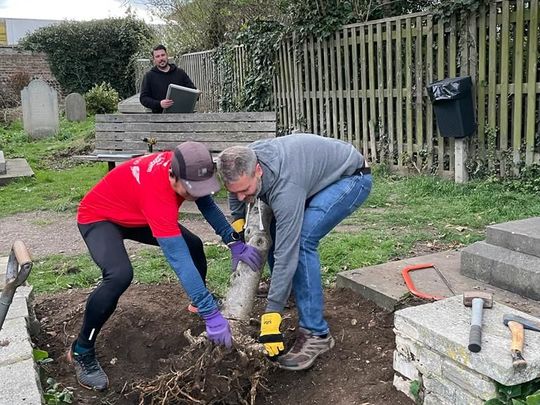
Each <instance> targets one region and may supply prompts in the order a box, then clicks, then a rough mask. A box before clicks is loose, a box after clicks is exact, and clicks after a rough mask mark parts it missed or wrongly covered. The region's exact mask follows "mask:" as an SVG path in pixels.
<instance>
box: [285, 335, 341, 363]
mask: <svg viewBox="0 0 540 405" xmlns="http://www.w3.org/2000/svg"><path fill="white" fill-rule="evenodd" d="M335 344H336V342H335V341H334V338H333V337H332V336H331V335H330V333H328V334H327V335H326V337H324V338H323V337H320V336H315V335H313V334H312V333H311V332H310V331H308V330H307V329H304V328H298V336H297V337H296V341H295V342H294V345H293V347H292V348H291V350H289V351H288V352H287V353H286V354H284V355H283V356H280V357H278V358H277V361H278V364H279V367H281V368H283V369H285V370H292V371H297V370H307V369H308V368H310V367H311V366H312V365H313V363H314V362H315V359H316V358H317V357H319V356H320V355H321V354H323V353H326V352H327V351H328V350H330V349H331V348H333V347H334V345H335Z"/></svg>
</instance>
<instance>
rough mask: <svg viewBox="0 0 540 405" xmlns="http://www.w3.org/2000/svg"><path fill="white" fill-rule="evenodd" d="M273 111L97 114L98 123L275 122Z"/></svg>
mask: <svg viewBox="0 0 540 405" xmlns="http://www.w3.org/2000/svg"><path fill="white" fill-rule="evenodd" d="M275 120H276V115H275V113H274V112H230V113H191V114H97V115H96V124H98V123H121V122H150V123H153V122H156V123H159V122H169V123H178V122H223V121H227V122H275Z"/></svg>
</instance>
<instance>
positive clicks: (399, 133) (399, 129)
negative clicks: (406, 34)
mask: <svg viewBox="0 0 540 405" xmlns="http://www.w3.org/2000/svg"><path fill="white" fill-rule="evenodd" d="M401 26H402V22H401V20H397V21H396V57H395V65H396V80H395V81H396V90H397V91H396V137H397V162H398V163H397V164H398V166H399V167H403V152H404V149H403V71H402V65H403V60H402V58H401V53H402V44H401V42H402V38H401Z"/></svg>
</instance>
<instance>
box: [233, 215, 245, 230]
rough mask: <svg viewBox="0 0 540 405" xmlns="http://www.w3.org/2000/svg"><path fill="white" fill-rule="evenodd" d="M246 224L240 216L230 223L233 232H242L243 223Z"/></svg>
mask: <svg viewBox="0 0 540 405" xmlns="http://www.w3.org/2000/svg"><path fill="white" fill-rule="evenodd" d="M245 224H246V221H245V219H244V218H240V219H237V220H236V221H234V222H233V223H232V224H231V225H232V227H233V229H234V230H235V232H238V233H240V232H242V231H243V230H244V225H245Z"/></svg>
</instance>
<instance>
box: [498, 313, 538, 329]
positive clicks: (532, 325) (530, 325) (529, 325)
mask: <svg viewBox="0 0 540 405" xmlns="http://www.w3.org/2000/svg"><path fill="white" fill-rule="evenodd" d="M510 321H514V322H517V323H520V324H522V325H523V327H524V328H525V329H529V330H534V331H535V332H540V321H535V320H532V319H527V318H523V317H522V316H519V315H513V314H506V315H504V316H503V323H504V324H505V325H506V326H508V322H510Z"/></svg>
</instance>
